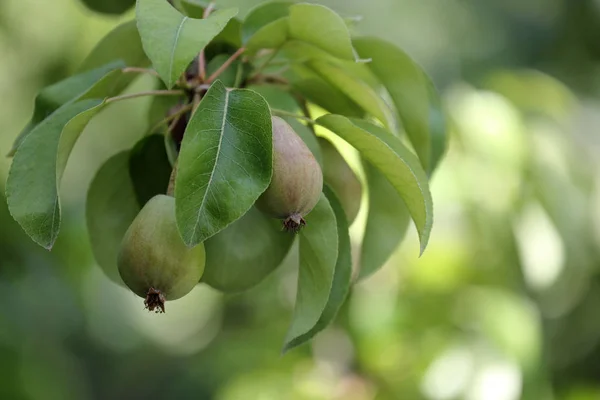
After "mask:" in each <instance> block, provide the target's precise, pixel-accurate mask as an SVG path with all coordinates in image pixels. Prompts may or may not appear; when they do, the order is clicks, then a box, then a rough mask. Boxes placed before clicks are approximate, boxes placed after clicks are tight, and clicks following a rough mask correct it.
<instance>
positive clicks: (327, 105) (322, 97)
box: [286, 65, 364, 117]
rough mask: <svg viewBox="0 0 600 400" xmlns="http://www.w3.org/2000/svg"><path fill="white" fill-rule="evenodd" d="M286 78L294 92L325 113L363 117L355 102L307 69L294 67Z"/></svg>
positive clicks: (299, 66) (362, 112)
mask: <svg viewBox="0 0 600 400" xmlns="http://www.w3.org/2000/svg"><path fill="white" fill-rule="evenodd" d="M286 77H287V78H288V79H289V80H290V82H291V84H292V88H293V89H294V91H295V92H297V93H299V94H300V95H302V97H304V98H305V99H306V100H308V101H310V102H311V103H314V104H316V105H318V106H319V107H322V108H323V109H325V110H326V111H329V112H331V113H334V114H342V115H347V116H352V117H362V116H364V111H363V110H362V109H361V108H360V107H359V106H358V105H357V104H356V103H355V102H353V101H352V100H350V99H349V98H348V96H346V95H345V94H344V93H342V92H341V91H340V90H339V89H337V88H335V87H333V86H332V85H330V84H329V83H328V82H327V81H325V80H324V79H323V78H321V77H320V76H319V75H317V74H316V73H315V72H314V71H313V70H311V69H309V68H308V67H306V66H301V65H294V66H292V68H291V70H290V71H289V72H288V73H287V74H286Z"/></svg>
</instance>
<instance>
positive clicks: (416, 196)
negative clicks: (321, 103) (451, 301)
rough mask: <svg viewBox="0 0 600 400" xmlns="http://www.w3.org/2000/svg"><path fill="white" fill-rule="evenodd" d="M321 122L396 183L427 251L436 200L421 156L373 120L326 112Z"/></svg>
mask: <svg viewBox="0 0 600 400" xmlns="http://www.w3.org/2000/svg"><path fill="white" fill-rule="evenodd" d="M317 123H318V124H319V125H322V126H324V127H325V128H327V129H329V130H330V131H332V132H334V133H335V134H337V135H338V136H339V137H341V138H342V139H344V140H345V141H347V142H348V143H350V145H352V146H353V147H354V148H356V149H357V150H358V151H359V152H360V153H361V155H362V156H363V157H364V158H365V159H366V160H367V161H369V162H370V163H371V164H373V165H374V166H375V167H377V169H379V171H381V173H383V175H385V177H386V178H387V179H388V180H389V182H390V183H391V184H392V186H394V188H395V189H396V191H397V192H398V193H399V194H400V196H401V197H402V199H403V200H404V203H405V204H406V206H407V208H408V210H409V212H410V215H411V217H412V219H413V221H414V222H415V225H416V227H417V231H418V232H419V239H420V241H421V253H423V251H424V250H425V248H426V247H427V242H428V241H429V234H430V232H431V226H432V224H433V202H432V199H431V193H430V191H429V183H428V180H427V175H426V174H425V171H423V168H422V167H421V164H420V163H419V160H418V159H417V157H416V156H415V155H414V154H413V153H411V152H410V151H409V150H408V149H406V148H405V147H404V145H403V144H402V142H401V141H400V139H398V138H397V137H395V136H393V135H391V134H390V133H389V132H387V131H385V130H384V129H382V128H380V127H378V126H377V125H373V124H372V123H370V122H367V121H363V120H359V119H354V118H352V119H350V118H346V117H344V116H341V115H325V116H323V117H321V118H319V119H318V120H317Z"/></svg>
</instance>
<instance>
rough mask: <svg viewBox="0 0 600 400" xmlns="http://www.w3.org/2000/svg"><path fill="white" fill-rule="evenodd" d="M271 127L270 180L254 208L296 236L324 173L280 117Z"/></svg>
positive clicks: (273, 118) (321, 185)
mask: <svg viewBox="0 0 600 400" xmlns="http://www.w3.org/2000/svg"><path fill="white" fill-rule="evenodd" d="M272 124H273V177H272V179H271V183H270V185H269V187H268V188H267V190H266V191H265V192H264V193H263V194H262V195H261V196H260V197H259V198H258V200H257V202H256V206H257V208H258V209H259V210H261V211H262V212H264V213H265V214H267V215H269V216H271V217H273V218H278V219H282V220H283V225H284V228H285V229H286V230H289V231H294V232H297V231H298V230H299V229H300V228H301V227H302V226H304V225H305V224H306V222H305V220H304V216H306V214H308V213H309V212H310V211H311V210H312V209H313V207H314V206H315V205H316V204H317V202H318V201H319V197H320V195H321V192H322V191H323V172H322V171H321V167H320V166H319V163H318V162H317V160H316V159H315V157H314V156H313V154H312V152H311V151H310V149H309V148H308V147H307V146H306V144H304V141H303V140H302V139H301V138H300V136H298V135H297V134H296V132H294V130H293V129H292V127H291V126H290V125H288V123H287V122H285V121H284V120H283V119H281V118H279V117H272Z"/></svg>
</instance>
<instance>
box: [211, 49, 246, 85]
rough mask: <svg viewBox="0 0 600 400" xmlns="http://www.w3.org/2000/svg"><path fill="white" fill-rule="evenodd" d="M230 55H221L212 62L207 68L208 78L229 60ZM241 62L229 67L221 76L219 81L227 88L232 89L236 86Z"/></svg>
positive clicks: (233, 63) (235, 62)
mask: <svg viewBox="0 0 600 400" xmlns="http://www.w3.org/2000/svg"><path fill="white" fill-rule="evenodd" d="M229 57H230V55H229V54H219V55H217V56H215V57H213V58H212V60H210V62H209V63H208V65H207V66H206V76H211V75H212V74H213V73H215V72H216V71H217V70H218V69H219V68H220V67H221V66H222V65H223V64H224V63H225V61H227V60H228V59H229ZM240 64H241V62H240V60H239V59H238V60H235V61H233V62H232V63H231V65H229V66H228V67H227V68H226V69H225V71H223V72H221V74H220V75H219V80H221V82H223V84H224V85H225V86H227V87H232V86H233V85H234V84H235V81H236V78H237V73H238V68H239V67H240Z"/></svg>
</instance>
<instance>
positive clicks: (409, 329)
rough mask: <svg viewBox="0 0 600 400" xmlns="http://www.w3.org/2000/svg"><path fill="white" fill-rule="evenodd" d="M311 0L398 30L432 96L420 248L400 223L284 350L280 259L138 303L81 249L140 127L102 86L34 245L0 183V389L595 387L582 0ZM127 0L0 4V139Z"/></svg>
mask: <svg viewBox="0 0 600 400" xmlns="http://www.w3.org/2000/svg"><path fill="white" fill-rule="evenodd" d="M257 3H259V1H258V0H252V1H249V0H222V1H218V2H217V4H218V5H221V6H229V5H236V6H239V7H240V10H241V15H244V14H245V13H246V12H247V11H248V10H249V9H250V8H251V7H252V6H253V5H255V4H257ZM318 3H321V4H325V5H328V6H331V7H333V8H334V9H336V10H337V11H338V12H340V13H341V14H342V15H344V16H348V17H350V16H362V17H364V18H363V20H362V21H361V22H360V24H359V25H358V27H357V29H358V30H360V32H362V33H365V34H372V35H377V36H380V37H383V38H385V39H388V40H391V41H393V42H395V43H397V44H398V45H400V46H401V47H403V48H404V49H405V50H406V51H407V52H408V53H409V54H411V55H412V56H413V57H414V58H415V59H416V60H417V61H418V62H419V63H420V64H421V65H423V66H424V68H425V69H426V70H427V71H428V72H429V73H430V74H431V75H432V77H433V78H434V80H435V82H436V84H437V86H438V88H439V89H440V91H441V92H442V95H443V98H444V99H445V101H446V108H447V111H448V114H449V116H450V118H451V132H450V135H451V140H450V146H449V150H448V154H447V157H446V159H445V160H444V161H443V163H442V164H441V167H440V168H439V170H438V171H437V172H436V174H435V176H434V178H433V183H432V190H433V198H434V203H435V224H434V229H433V232H432V237H431V241H430V245H429V248H428V250H427V251H426V253H425V255H424V256H423V257H421V258H417V255H418V243H417V238H416V234H415V233H414V229H413V230H412V231H411V232H410V234H409V236H408V238H407V240H405V242H404V243H403V245H402V246H401V247H400V249H399V250H398V252H397V253H396V254H395V255H394V257H393V258H392V259H391V260H390V262H389V263H388V264H387V265H386V266H385V267H384V268H383V269H382V270H380V271H379V272H378V273H377V274H375V275H374V276H372V277H370V278H369V279H367V280H365V281H364V282H361V283H360V284H358V285H356V286H355V287H354V289H353V290H352V293H351V296H350V298H349V301H348V302H347V305H346V306H345V307H344V309H343V310H342V312H341V314H340V316H339V317H338V320H337V321H336V323H335V324H334V326H333V327H331V328H329V329H328V330H327V331H325V332H323V333H322V334H320V335H319V336H318V337H317V338H316V339H315V340H314V341H313V342H312V343H311V344H309V345H305V346H303V347H301V348H299V349H296V350H294V351H292V352H290V353H288V354H286V355H285V356H281V354H280V348H281V343H282V339H283V337H284V336H285V331H286V327H287V324H288V322H289V319H290V316H291V310H292V307H293V300H294V299H293V291H294V284H295V283H294V275H293V268H292V267H293V266H291V265H284V267H283V268H280V269H279V270H278V272H277V273H275V274H273V275H272V276H270V277H269V278H268V279H267V280H266V281H265V282H263V283H262V284H260V285H259V286H258V287H256V288H255V289H253V290H251V291H249V292H247V293H244V294H240V295H235V296H223V295H221V294H219V293H218V292H216V291H214V290H211V289H210V288H207V287H198V288H197V289H195V290H194V291H193V292H192V293H191V294H190V295H188V296H187V297H185V298H183V299H181V300H178V301H175V302H172V303H170V304H169V307H168V308H169V309H168V312H167V313H166V314H165V315H159V316H157V315H154V314H150V313H148V312H146V311H144V310H143V305H142V300H141V299H139V298H137V297H136V296H135V295H134V294H132V293H130V292H128V291H126V290H124V289H122V288H121V287H118V286H116V285H114V284H112V283H111V282H110V281H109V280H108V279H107V278H105V277H104V275H103V274H102V272H101V270H100V269H99V268H98V267H97V266H96V265H95V264H94V260H93V257H92V254H91V250H90V245H89V241H88V237H87V232H86V227H85V218H84V202H85V196H86V191H87V187H88V185H89V183H90V181H91V179H92V177H93V174H94V172H95V171H96V169H97V168H98V167H99V166H100V164H101V163H102V162H103V161H104V160H106V159H107V158H108V157H109V156H110V155H112V154H115V153H116V152H118V151H119V150H121V149H125V148H129V147H131V146H132V145H133V144H134V143H135V142H136V141H137V139H139V138H140V137H141V136H142V135H143V134H144V133H145V130H146V129H147V126H146V122H145V115H146V109H147V107H148V104H149V103H148V100H147V99H137V100H133V101H130V102H122V103H119V104H118V105H115V106H113V107H112V108H109V109H108V110H106V111H105V112H104V113H103V114H102V115H101V116H100V117H99V118H97V119H96V120H94V121H93V123H92V124H91V125H90V126H89V127H88V128H87V130H86V132H85V134H84V135H83V136H82V139H81V140H80V141H79V142H78V143H77V145H76V147H75V150H74V153H73V155H72V157H71V160H70V162H69V165H68V166H67V171H66V173H65V178H64V180H63V185H62V194H63V213H64V218H63V225H62V230H61V234H60V237H59V239H58V241H57V243H56V246H55V249H54V250H53V251H52V252H51V253H49V252H46V251H45V250H43V249H41V248H40V247H37V246H36V245H34V244H33V243H32V242H31V241H30V240H29V239H28V238H27V237H26V236H25V234H24V233H23V232H22V231H21V229H20V228H19V226H18V225H17V224H16V223H15V222H13V221H12V220H11V218H10V216H9V214H8V211H7V209H6V202H5V200H4V199H2V201H0V293H1V296H2V298H3V299H4V300H3V301H4V304H3V306H2V308H1V309H0V398H1V399H43V400H46V399H48V400H53V399H57V400H62V399H77V400H79V399H84V400H85V399H138V398H140V399H141V398H168V399H187V398H190V399H192V398H193V399H218V400H238V399H240V400H254V399H256V400H280V399H292V400H304V399H306V400H308V399H311V400H312V399H317V400H320V399H323V400H341V399H344V400H346V399H348V400H371V399H408V400H412V399H431V400H452V399H466V400H516V399H532V400H546V399H548V400H554V399H556V400H558V399H564V400H593V399H600V311H599V310H600V276H599V270H600V257H599V256H600V168H599V167H600V157H598V154H600V135H599V134H598V130H599V129H600V101H599V99H598V95H599V94H600V78H599V77H600V73H599V72H600V68H599V67H600V63H599V60H600V41H599V40H598V37H600V1H598V0H577V1H575V0H486V1H482V0H369V1H364V0H329V1H318ZM132 16H133V14H132V13H129V14H127V15H126V16H123V17H119V18H115V17H106V16H101V15H98V14H94V13H92V12H90V11H88V10H86V9H85V8H84V7H83V6H82V5H81V4H80V3H79V2H78V1H77V0H54V1H40V0H1V1H0V102H1V103H0V104H1V105H2V106H1V107H0V129H1V132H2V134H1V135H0V153H1V154H5V153H7V152H8V149H9V148H10V145H11V144H12V141H13V139H14V138H15V137H16V135H17V134H18V132H19V131H20V129H21V128H22V127H23V126H24V125H25V124H26V122H27V121H28V118H29V116H30V113H31V111H32V108H33V99H34V96H35V94H36V92H37V91H38V90H39V89H40V88H41V87H43V86H45V85H47V84H49V83H52V82H55V81H57V80H60V79H62V78H64V77H65V76H67V75H69V74H70V73H72V72H73V71H74V70H75V69H76V68H77V66H78V64H79V63H80V62H81V61H82V60H83V58H84V57H85V55H86V53H87V52H88V51H89V50H90V49H91V48H92V47H93V45H94V44H95V43H96V42H97V41H98V40H99V39H100V38H101V37H102V36H103V35H104V34H105V33H106V32H108V31H109V30H110V29H111V28H112V27H114V26H115V25H116V24H118V23H119V22H121V21H124V20H128V19H131V18H132ZM148 84H149V82H147V81H145V80H144V79H143V78H142V79H141V80H140V81H138V82H137V83H135V86H136V87H137V89H136V88H132V89H131V90H138V89H139V88H140V87H144V86H148ZM9 165H10V159H8V158H0V178H1V179H0V182H1V183H0V187H2V185H3V182H5V180H6V174H7V171H8V167H9ZM2 193H3V190H2ZM359 220H360V219H359ZM358 225H360V221H359V222H357V223H355V225H354V226H353V235H354V237H355V238H359V237H360V230H361V229H360V226H358ZM232 251H235V249H232Z"/></svg>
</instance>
